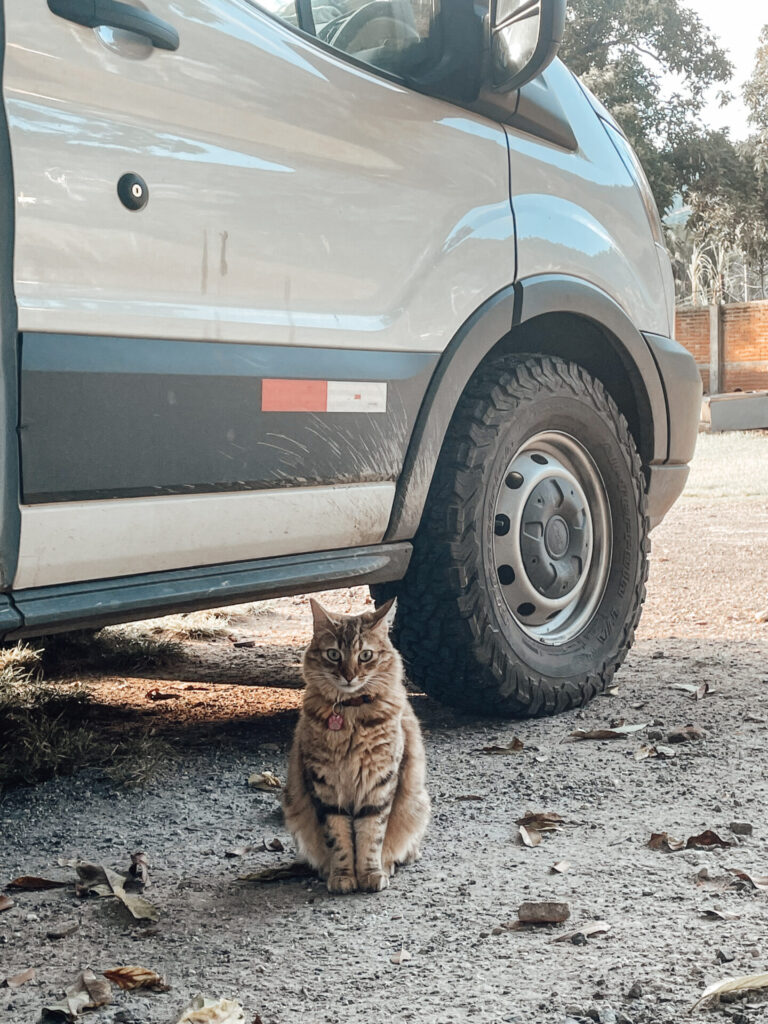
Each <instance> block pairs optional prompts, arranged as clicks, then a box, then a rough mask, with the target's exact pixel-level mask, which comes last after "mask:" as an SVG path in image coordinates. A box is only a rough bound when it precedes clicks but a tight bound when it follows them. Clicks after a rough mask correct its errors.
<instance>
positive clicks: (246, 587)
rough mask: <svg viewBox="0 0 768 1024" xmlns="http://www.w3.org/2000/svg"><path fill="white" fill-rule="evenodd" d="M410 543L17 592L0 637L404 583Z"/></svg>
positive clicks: (1, 610) (3, 610)
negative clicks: (275, 598)
mask: <svg viewBox="0 0 768 1024" xmlns="http://www.w3.org/2000/svg"><path fill="white" fill-rule="evenodd" d="M410 557H411V545H410V544H409V543H399V544H381V545H373V546H370V547H363V548H349V549H347V550H344V551H321V552H318V553H315V554H310V555H292V556H288V557H284V558H265V559H260V560H258V561H254V562H237V563H234V564H229V565H211V566H203V567H198V568H194V569H180V570H177V571H175V572H163V573H144V574H142V575H139V576H126V577H122V578H120V579H110V580H96V581H89V582H85V583H69V584H63V585H61V586H55V587H36V588H32V589H29V590H18V591H16V592H15V593H13V594H11V595H10V600H9V599H8V598H5V600H6V604H7V607H6V605H2V606H0V630H2V631H3V633H4V638H5V639H8V640H14V639H17V638H19V637H24V636H39V635H40V634H42V633H55V632H62V631H64V630H69V629H87V628H92V627H98V626H106V625H110V624H111V623H116V622H128V621H131V620H132V619H145V618H153V617H155V616H158V615H167V614H169V613H171V612H190V611H196V610H198V609H201V608H215V607H220V606H222V605H230V604H239V603H240V602H243V601H256V600H266V599H268V598H273V597H288V596H290V595H292V594H306V593H308V592H311V591H316V590H331V589H334V588H338V587H352V586H359V585H360V584H363V583H386V582H388V581H390V580H397V579H401V578H402V577H403V576H404V575H405V571H406V569H407V568H408V562H409V561H410Z"/></svg>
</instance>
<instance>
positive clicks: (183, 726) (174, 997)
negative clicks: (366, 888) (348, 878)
mask: <svg viewBox="0 0 768 1024" xmlns="http://www.w3.org/2000/svg"><path fill="white" fill-rule="evenodd" d="M700 441H701V443H700V446H699V450H698V453H697V457H696V461H695V465H694V470H693V473H692V476H691V481H690V485H689V488H688V490H687V492H686V494H685V495H684V497H683V499H682V500H681V501H680V502H679V503H678V504H677V506H676V507H675V508H674V509H673V511H672V512H671V513H670V515H669V516H668V518H667V520H666V521H665V522H664V523H663V524H662V525H661V526H660V527H659V528H658V529H657V531H655V533H654V549H653V558H652V571H651V578H650V584H649V597H648V602H647V605H646V610H645V614H644V617H643V622H642V625H641V629H640V632H639V634H638V639H637V642H636V644H635V647H634V648H633V650H632V652H631V655H630V657H629V659H628V660H627V663H626V665H625V667H624V668H623V669H622V670H621V672H620V673H619V675H618V676H617V680H616V682H617V692H616V693H614V694H612V695H608V696H605V697H601V698H599V699H598V700H596V701H594V702H593V703H592V704H591V705H590V706H589V707H588V708H585V709H583V710H579V711H575V712H570V713H568V714H565V715H562V716H560V717H558V718H556V719H550V720H544V721H526V722H515V723H499V722H494V721H488V720H479V719H474V718H466V717H462V716H458V715H456V714H454V713H453V712H451V711H449V710H446V709H444V708H441V707H440V706H438V705H436V704H434V703H433V702H431V701H429V700H428V699H427V698H425V697H423V696H420V695H415V696H414V704H415V707H416V709H417V712H418V714H419V717H420V718H421V721H422V724H423V727H424V731H425V735H426V741H427V752H428V764H429V788H430V791H431V793H432V797H433V801H434V812H435V813H434V822H433V825H432V828H431V830H430V833H429V836H428V842H427V844H426V849H425V856H424V858H423V860H422V861H421V862H420V863H419V864H417V865H414V866H412V867H409V868H407V869H405V870H403V871H402V872H400V873H399V874H398V875H397V876H396V878H395V879H394V880H393V884H392V886H391V888H390V889H388V890H387V891H385V892H384V893H381V894H378V895H355V896H352V897H341V898H339V897H331V896H329V895H328V894H327V893H326V892H325V891H324V889H323V887H322V886H321V885H320V884H319V883H317V882H312V881H309V882H308V881H306V880H304V881H289V882H282V883H277V884H273V885H269V886H265V885H262V886H259V885H256V884H254V883H252V882H251V883H249V882H242V881H238V875H241V874H243V873H245V872H249V871H255V870H258V869H260V868H263V867H268V866H274V865H276V864H279V863H285V862H287V861H289V860H290V859H291V849H290V841H289V837H288V836H287V834H286V833H285V831H284V829H283V827H282V824H281V819H280V814H279V810H278V801H277V799H276V798H275V797H274V796H272V795H271V794H264V793H258V792H254V791H252V790H249V789H248V788H247V785H246V780H247V778H248V776H249V774H250V773H251V772H253V771H257V770H261V769H262V768H271V769H273V770H274V771H276V772H277V773H278V774H280V775H283V774H284V771H285V760H286V753H287V748H288V743H289V740H290V735H291V730H292V727H293V724H294V722H295V717H296V707H297V703H298V700H299V694H298V692H297V691H296V690H295V689H291V688H290V687H291V686H294V685H295V683H296V678H297V676H296V662H297V659H298V655H299V652H300V649H301V645H302V644H303V643H304V642H305V641H306V637H307V631H308V628H309V617H308V614H307V606H306V602H305V601H304V600H303V599H299V598H294V599H288V600H286V601H282V602H272V603H270V605H269V607H268V608H267V609H266V610H265V611H264V612H263V614H261V615H258V616H257V617H256V618H255V619H254V620H253V621H254V623H255V624H256V625H257V626H258V630H259V632H258V635H257V639H258V640H259V643H262V641H263V642H264V644H265V647H264V648H263V649H262V650H258V649H257V650H254V651H248V649H235V653H233V647H232V644H231V642H230V641H229V640H227V639H222V640H219V641H216V642H210V643H205V644H202V643H198V644H189V645H188V651H189V654H188V655H186V656H185V657H184V658H183V659H180V661H179V662H177V663H174V665H172V666H171V667H170V669H167V670H165V671H164V672H163V673H162V675H157V674H152V675H151V678H152V679H161V680H162V682H161V683H160V685H161V686H162V688H163V689H167V690H173V691H174V692H176V699H174V700H168V701H163V702H157V703H152V702H148V701H147V699H146V696H145V694H146V691H147V689H148V687H149V685H150V684H148V682H147V678H146V674H145V677H144V678H131V679H125V678H119V679H118V678H107V679H102V680H97V681H92V682H91V685H92V686H93V689H94V694H95V698H96V699H97V700H99V701H101V702H102V703H103V704H104V705H106V706H108V707H110V708H112V709H113V710H114V715H115V717H116V719H117V720H119V721H124V722H125V723H126V724H125V728H138V724H137V723H144V724H146V723H147V722H151V723H153V724H154V725H155V726H156V727H157V728H158V730H160V731H161V732H162V734H163V735H164V736H166V738H168V739H169V740H170V742H171V743H172V744H173V746H174V748H175V751H176V755H177V756H176V758H175V759H174V761H173V763H172V764H171V765H170V766H169V769H168V771H167V773H166V774H165V775H164V776H163V777H162V778H161V779H160V780H159V781H158V782H157V783H155V784H153V785H152V786H150V787H148V788H146V789H144V790H139V791H126V790H120V789H115V788H114V787H113V786H112V785H111V784H109V783H108V782H107V781H105V780H104V779H103V778H102V777H101V776H100V775H99V774H98V773H96V772H81V773H79V774H77V775H75V776H73V777H70V778H60V779H54V780H52V781H50V782H48V783H45V784H41V785H38V786H35V787H28V788H19V789H16V790H13V791H11V792H9V793H7V794H6V795H5V796H4V797H3V798H2V802H0V866H1V867H2V872H3V875H4V876H5V879H4V880H5V881H8V880H10V879H12V878H14V877H16V876H17V875H21V874H42V875H47V876H53V877H61V878H69V877H71V875H72V871H71V869H69V868H66V867H62V866H60V862H61V861H66V860H68V859H70V858H73V857H78V856H79V857H83V858H86V859H89V860H95V861H98V862H100V863H103V864H106V865H107V866H110V867H113V868H122V869H123V870H124V869H125V868H126V867H127V864H128V860H129V854H130V853H131V852H132V851H134V850H136V849H144V850H146V851H147V854H148V856H149V858H150V860H151V862H152V872H151V885H150V887H149V888H148V889H147V892H146V895H147V897H148V898H150V899H151V900H152V902H153V903H154V904H156V906H157V907H158V908H159V910H160V912H161V913H160V919H159V922H158V923H157V925H155V926H151V927H145V926H140V925H138V924H132V923H131V922H130V920H129V919H127V918H126V916H125V912H124V911H122V910H121V909H120V908H119V907H118V906H117V905H116V902H115V901H114V900H99V899H86V900H80V899H78V898H77V897H76V896H75V895H74V894H73V892H72V890H71V888H67V889H62V890H53V891H49V892H41V893H26V894H25V893H22V894H19V895H17V896H15V897H14V898H15V901H16V903H15V906H14V907H12V908H11V909H10V910H6V911H4V912H2V913H0V981H2V979H3V978H4V977H6V976H8V975H14V974H16V973H18V972H20V971H23V970H24V969H26V968H29V967H34V968H35V969H36V977H35V979H34V980H33V981H30V982H28V983H27V984H25V985H23V986H22V987H20V988H18V989H15V990H8V989H4V988H0V1020H2V1021H3V1022H8V1024H17V1022H18V1024H27V1022H33V1021H37V1020H38V1019H39V1014H40V1008H41V1007H42V1006H43V1005H44V1003H45V1002H47V1001H48V1000H49V999H51V998H55V997H57V996H59V995H60V993H61V991H62V989H63V987H64V985H65V984H67V983H68V982H69V981H70V980H71V979H72V978H73V977H74V976H75V975H76V974H77V972H78V971H79V970H81V969H82V968H85V967H90V968H92V969H93V970H95V971H97V972H98V971H101V970H104V969H107V968H111V967H114V966H117V965H124V964H141V965H143V966H145V967H148V968H152V969H154V970H156V971H158V972H160V973H162V974H164V975H165V977H166V979H167V980H168V982H169V983H170V984H171V986H172V988H171V990H170V991H169V992H167V993H162V994H146V995H142V994H140V993H135V992H134V993H131V992H117V990H116V992H115V998H114V1002H113V1004H112V1005H111V1006H109V1007H105V1008H103V1009H101V1010H98V1011H96V1012H94V1013H92V1014H90V1015H89V1016H88V1019H90V1020H92V1021H94V1022H95V1024H102V1022H104V1024H106V1022H111V1021H114V1022H115V1024H118V1022H122V1024H130V1022H136V1024H139V1022H142V1024H144V1022H146V1024H155V1022H157V1024H161V1022H162V1024H166V1022H168V1024H171V1022H173V1021H175V1020H176V1019H177V1015H178V1013H179V1012H180V1010H181V1007H182V1006H183V1005H184V1004H185V1003H186V1001H187V1000H188V998H189V997H190V996H191V995H192V994H194V993H196V992H204V993H206V994H208V995H211V996H217V997H218V996H226V997H228V998H231V999H237V1000H238V1001H239V1002H240V1003H242V1005H243V1007H244V1008H245V1011H246V1015H245V1020H246V1022H247V1024H251V1022H252V1021H253V1022H256V1021H258V1020H261V1021H263V1024H293V1022H298V1021H301V1022H302V1024H305V1022H306V1024H321V1022H338V1024H351V1022H352V1021H355V1022H359V1021H365V1022H369V1021H370V1022H376V1024H378V1022H379V1021H382V1022H383V1021H387V1022H390V1021H417V1022H419V1024H421V1022H445V1024H448V1022H457V1021H465V1020H473V1019H475V1020H482V1021H483V1022H492V1024H495V1022H501V1021H509V1022H513V1021H516V1022H538V1021H542V1022H544V1021H546V1022H549V1021H552V1022H556V1024H565V1022H566V1021H569V1019H570V1022H571V1024H572V1021H573V1020H595V1021H601V1022H603V1024H609V1022H611V1021H614V1022H618V1024H621V1022H622V1021H623V1022H625V1024H626V1022H627V1021H630V1022H652V1024H680V1022H684V1021H688V1020H694V1019H698V1020H702V1019H703V1020H707V1019H709V1020H718V1021H720V1020H722V1021H725V1020H728V1019H730V1020H733V1021H735V1022H737V1024H739V1022H742V1024H744V1022H747V1024H750V1022H752V1021H757V1020H759V1019H764V1016H763V1015H764V1014H765V1012H766V1009H765V1004H763V1003H761V1001H760V1000H759V998H758V996H757V995H752V996H751V997H748V998H747V999H746V1000H743V999H742V1000H739V1001H737V1002H734V1003H727V1004H726V1003H723V1004H722V1005H719V1006H716V1007H713V1008H711V1009H702V1010H698V1011H696V1012H695V1013H693V1014H690V1008H691V1006H692V1004H693V1003H694V1001H695V1000H696V999H697V998H698V996H699V995H700V994H701V992H702V991H703V990H704V988H705V987H706V985H708V984H709V983H711V982H713V981H716V980H719V979H721V978H723V977H726V976H729V975H741V974H754V973H757V972H762V971H768V939H767V938H766V935H767V934H768V930H767V928H766V925H767V924H768V891H765V890H761V889H754V888H752V887H751V886H750V885H749V883H742V884H741V886H740V887H739V888H737V889H729V890H728V891H725V892H717V891H712V890H710V889H708V888H706V887H702V886H698V885H697V884H696V876H697V873H698V871H699V870H700V869H701V868H702V867H707V868H709V871H710V873H711V874H712V875H714V876H718V875H723V874H725V870H726V869H727V868H738V869H742V870H744V871H747V872H750V873H752V874H757V875H763V874H768V823H766V819H765V805H766V785H767V783H766V779H768V748H767V747H766V743H765V732H766V721H767V720H768V707H766V692H768V624H759V623H757V622H756V621H755V613H756V612H758V611H759V610H761V609H762V608H764V607H766V606H768V500H767V499H768V474H766V473H765V469H764V467H765V465H766V464H768V434H752V435H713V436H702V437H701V439H700ZM364 597H365V592H364V591H362V590H357V591H346V592H338V593H337V594H335V595H334V597H333V601H334V602H335V604H336V607H339V608H347V607H357V606H359V604H360V602H361V601H362V600H364ZM244 631H245V632H247V629H246V628H245V626H244V625H243V623H240V625H239V626H238V629H237V631H236V632H237V633H238V634H239V635H242V634H243V632H244ZM259 655H261V657H259ZM217 659H218V661H219V662H220V664H221V665H222V671H221V675H220V676H219V675H218V674H217V671H216V665H217ZM238 659H240V661H239V671H240V678H239V681H240V682H241V683H250V684H253V683H254V681H255V682H264V681H266V680H270V681H272V682H274V683H278V684H280V685H281V686H282V688H281V689H274V688H269V689H268V688H266V687H264V686H260V685H250V686H244V685H235V684H234V683H233V681H232V680H233V679H237V671H236V670H237V669H238ZM233 665H234V669H233ZM257 669H258V671H257ZM219 678H223V679H225V680H226V683H221V684H219V685H213V684H215V683H216V682H217V679H219ZM190 679H191V680H195V681H196V685H197V686H198V688H196V689H194V690H190V689H186V690H183V689H182V684H183V683H184V682H188V681H189V680H190ZM201 680H202V681H201ZM679 683H688V684H696V685H699V684H704V683H706V684H709V687H710V690H711V692H710V693H708V694H707V695H706V696H704V697H703V698H702V699H700V700H698V701H696V700H694V699H693V697H692V696H691V695H690V694H688V693H686V692H684V691H681V690H675V689H672V688H671V686H672V684H679ZM616 719H625V720H626V722H628V723H637V724H645V725H646V729H645V730H644V731H642V732H640V733H638V734H636V735H633V736H631V737H629V738H628V739H616V740H603V741H585V742H570V741H569V734H570V733H571V732H572V731H573V730H575V729H588V728H593V727H605V726H607V725H608V724H609V722H611V721H614V720H616ZM689 723H694V724H696V725H697V726H699V727H700V728H701V729H702V730H704V736H703V738H701V739H699V740H697V741H695V742H690V743H685V744H680V745H676V747H675V750H676V756H675V757H674V758H673V759H671V760H661V759H645V760H636V759H635V757H634V754H635V751H636V750H637V749H638V748H639V747H641V746H643V745H647V744H650V743H653V742H659V741H663V740H664V739H665V738H666V735H667V733H668V732H669V731H670V730H672V729H674V728H677V727H681V726H685V725H687V724H689ZM514 736H517V737H519V738H520V739H521V740H522V742H523V744H524V746H523V749H522V751H520V752H519V753H516V754H511V755H507V756H504V755H501V756H499V755H488V754H485V753H482V752H480V748H482V747H483V746H487V745H489V744H492V743H508V742H509V741H510V740H511V739H512V738H513V737H514ZM462 798H464V799H462ZM467 798H471V799H467ZM527 809H532V810H537V811H552V812H557V813H558V814H560V815H562V817H563V819H564V822H565V823H564V825H563V827H562V828H561V829H560V830H559V831H557V832H555V833H552V834H550V835H547V836H545V837H544V838H543V840H542V842H541V844H540V845H539V846H538V847H537V848H534V849H529V848H526V847H523V846H521V845H518V843H517V842H516V831H517V830H516V825H515V819H517V818H518V817H520V816H521V815H522V814H523V813H524V812H525V811H526V810H527ZM734 822H742V823H747V824H748V825H751V826H752V834H751V835H748V836H743V835H736V834H734V832H733V831H732V830H731V827H730V826H731V824H732V823H734ZM705 829H714V830H715V831H716V832H717V833H718V834H719V836H721V837H722V838H723V839H725V840H726V841H727V842H729V843H730V844H731V845H730V847H728V848H725V849H710V850H696V849H688V850H683V851H680V852H677V853H665V852H662V851H655V850H652V849H649V848H648V846H647V843H648V840H649V838H650V836H651V834H652V833H653V832H662V831H668V832H669V833H670V834H671V835H672V836H673V837H676V838H678V839H683V840H685V839H687V838H688V837H690V836H695V835H698V834H699V833H701V832H702V831H703V830H705ZM273 836H277V837H279V838H280V839H281V840H282V842H283V843H284V844H285V846H286V850H285V852H284V853H273V852H268V851H266V850H263V849H262V850H259V849H258V847H260V846H261V844H262V840H263V839H264V838H266V839H268V840H269V839H271V838H272V837H273ZM246 844H250V845H253V846H254V847H256V849H254V850H253V851H251V852H249V853H247V854H246V855H245V856H243V857H241V858H235V859H228V858H226V857H225V852H226V851H227V850H228V849H230V848H232V847H235V846H241V845H246ZM561 860H567V861H569V862H570V865H571V867H570V870H568V871H567V872H566V873H564V874H553V873H551V868H552V865H553V864H554V863H555V862H557V861H561ZM524 900H557V901H564V902H567V903H568V904H569V906H570V919H569V921H568V922H567V924H566V925H561V926H553V927H551V928H549V927H546V928H538V929H534V930H525V931H521V930H507V929H503V928H502V925H503V923H505V922H509V921H512V920H514V919H515V918H516V916H517V908H518V906H519V904H520V903H521V902H523V901H524ZM707 909H719V910H720V911H726V912H729V913H732V914H735V915H738V917H737V918H734V919H728V920H722V919H718V918H710V917H707V916H704V914H703V911H705V910H707ZM594 919H600V920H604V921H606V922H608V924H610V926H611V930H610V931H609V932H607V933H606V934H602V935H594V936H593V937H590V938H588V939H586V940H585V941H584V940H582V939H580V938H579V939H577V941H576V943H573V942H571V941H565V942H554V941H553V940H554V939H555V938H557V937H558V936H559V935H562V934H564V933H565V932H568V931H573V930H576V929H578V928H579V926H580V925H583V924H584V923H585V922H587V921H590V920H594ZM66 921H76V922H78V928H77V930H76V931H75V932H74V933H73V934H71V935H69V936H68V937H66V938H63V939H60V940H51V939H48V938H47V937H46V936H47V933H48V932H49V931H51V930H52V929H53V928H54V927H55V926H57V925H59V924H61V923H62V922H66ZM403 949H405V950H406V951H407V952H408V953H410V954H411V958H410V959H409V960H404V962H402V963H400V964H397V963H393V962H392V957H393V955H395V954H397V953H398V952H399V951H401V950H403ZM396 959H397V957H396ZM257 1015H258V1016H257Z"/></svg>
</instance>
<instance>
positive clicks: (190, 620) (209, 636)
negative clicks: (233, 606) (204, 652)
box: [141, 608, 232, 640]
mask: <svg viewBox="0 0 768 1024" xmlns="http://www.w3.org/2000/svg"><path fill="white" fill-rule="evenodd" d="M141 625H142V626H143V627H144V628H145V629H146V630H147V631H148V632H149V633H151V634H152V635H154V636H158V635H165V636H169V637H172V638H173V639H174V640H220V639H221V638H222V637H225V636H228V635H229V634H230V633H231V632H232V626H231V624H230V617H229V614H228V609H224V608H220V609H219V608H217V609H214V610H213V611H205V612H187V613H185V614H183V615H167V616H166V617H165V618H163V619H147V620H146V622H143V623H141Z"/></svg>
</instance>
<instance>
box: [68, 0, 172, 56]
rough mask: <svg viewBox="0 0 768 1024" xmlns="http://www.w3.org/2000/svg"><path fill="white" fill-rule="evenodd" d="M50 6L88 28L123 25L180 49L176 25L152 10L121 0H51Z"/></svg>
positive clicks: (164, 45) (166, 47)
mask: <svg viewBox="0 0 768 1024" xmlns="http://www.w3.org/2000/svg"><path fill="white" fill-rule="evenodd" d="M48 7H49V8H50V10H51V11H53V13H54V14H57V15H58V16H59V17H60V18H66V19H67V21H74V22H76V23H77V24H78V25H85V26H86V27H87V28H98V27H99V26H100V25H106V26H108V27H109V28H121V29H124V30H125V31H126V32H135V33H136V35H139V36H144V38H145V39H148V40H149V41H150V43H152V45H153V46H156V47H158V48H159V49H160V50H178V48H179V33H178V32H177V31H176V29H175V28H174V27H173V25H169V24H168V22H167V21H163V20H162V19H161V18H157V17H155V15H154V14H150V13H149V11H143V10H141V8H139V7H131V5H130V4H124V3H120V0H48Z"/></svg>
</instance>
